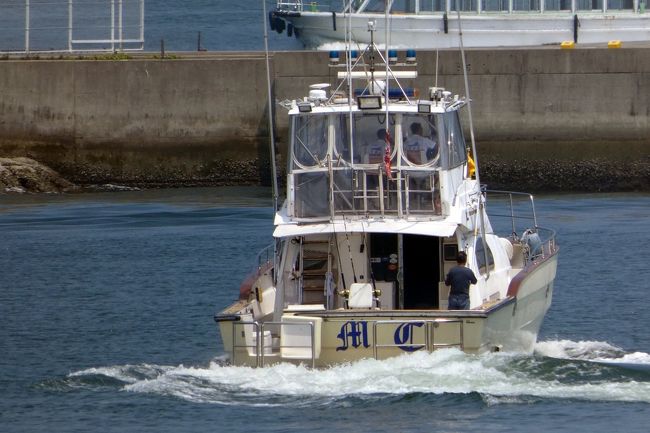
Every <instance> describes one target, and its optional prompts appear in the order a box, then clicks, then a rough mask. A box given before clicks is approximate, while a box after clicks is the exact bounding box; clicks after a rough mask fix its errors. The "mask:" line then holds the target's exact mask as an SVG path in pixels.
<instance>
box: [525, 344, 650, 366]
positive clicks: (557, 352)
mask: <svg viewBox="0 0 650 433" xmlns="http://www.w3.org/2000/svg"><path fill="white" fill-rule="evenodd" d="M535 351H536V352H537V353H539V354H541V355H543V356H548V357H551V358H559V359H571V360H581V361H588V362H595V363H599V364H605V365H610V366H614V367H620V368H624V369H630V370H637V371H646V372H648V373H650V354H648V353H645V352H633V353H626V352H625V351H624V350H622V349H620V348H618V347H615V346H612V345H610V344H608V343H605V342H600V341H579V342H573V341H569V340H562V341H548V342H540V343H537V346H536V348H535Z"/></svg>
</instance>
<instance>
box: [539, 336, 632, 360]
mask: <svg viewBox="0 0 650 433" xmlns="http://www.w3.org/2000/svg"><path fill="white" fill-rule="evenodd" d="M535 352H537V353H539V354H540V355H543V356H548V357H550V358H559V359H580V360H589V359H594V358H599V357H609V358H613V357H617V356H620V355H621V354H623V350H622V349H620V348H618V347H616V346H612V345H611V344H609V343H605V342H603V341H577V342H576V341H570V340H559V341H540V342H538V343H537V344H536V345H535Z"/></svg>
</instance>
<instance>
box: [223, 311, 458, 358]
mask: <svg viewBox="0 0 650 433" xmlns="http://www.w3.org/2000/svg"><path fill="white" fill-rule="evenodd" d="M453 323H457V324H458V325H459V326H458V338H457V340H456V341H454V342H448V343H436V332H440V331H437V328H439V327H440V326H441V325H445V324H453ZM404 325H411V327H413V326H417V327H422V326H423V327H424V329H423V333H424V338H423V340H416V341H415V342H414V341H413V335H414V334H409V341H408V342H403V343H390V344H378V343H377V342H378V340H379V339H378V333H379V331H380V330H381V329H380V328H382V327H389V326H390V327H395V326H404ZM246 326H250V327H251V328H252V329H248V330H247V329H246V328H245V327H246ZM284 326H294V327H295V326H302V327H306V326H309V328H310V329H309V337H310V338H309V344H292V345H287V344H282V342H280V345H278V346H276V347H274V346H273V342H272V339H271V345H270V346H269V345H268V344H267V342H265V338H264V335H265V331H267V330H268V328H275V329H276V330H279V331H280V333H282V332H281V331H282V327H284ZM241 327H244V329H243V332H244V333H243V334H242V335H243V339H244V344H238V343H237V341H238V340H237V332H238V330H239V329H240V328H241ZM247 331H248V334H249V335H248V337H249V338H248V339H249V341H250V343H247V335H246V334H247ZM391 331H392V332H395V331H393V330H392V329H391ZM314 332H315V328H314V324H313V323H310V322H302V323H294V322H264V323H259V322H257V321H241V322H237V321H235V322H233V327H232V342H233V350H232V360H231V361H232V363H233V364H236V357H237V352H238V351H237V349H246V352H247V355H248V356H249V357H254V358H255V366H256V367H264V365H265V357H272V358H274V359H277V360H280V361H282V360H286V359H284V358H282V356H278V355H281V353H282V350H283V349H307V350H309V352H310V355H311V356H310V357H309V358H291V359H303V360H310V361H311V367H312V368H314V367H315V366H316V349H315V347H314V341H315V335H314ZM271 335H272V334H271ZM271 338H272V337H271ZM239 340H240V341H241V338H240V339H239ZM464 341H465V335H464V322H463V320H462V319H432V320H407V321H404V320H378V321H375V322H373V325H372V339H371V344H372V351H373V357H374V359H377V360H379V359H382V358H381V356H380V353H379V352H380V350H381V349H388V348H401V347H408V348H411V349H413V350H408V351H416V350H420V349H425V350H426V351H428V352H433V351H435V350H437V349H442V348H448V347H458V348H459V349H460V350H464V347H465V345H464Z"/></svg>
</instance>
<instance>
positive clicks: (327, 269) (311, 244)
mask: <svg viewBox="0 0 650 433" xmlns="http://www.w3.org/2000/svg"><path fill="white" fill-rule="evenodd" d="M331 256H332V254H331V248H330V241H329V240H325V239H323V240H312V241H305V240H304V238H302V239H301V240H300V287H301V288H302V290H301V291H300V296H301V299H300V302H299V303H300V304H308V305H317V304H322V305H325V304H326V298H327V294H326V290H327V276H328V273H329V275H332V274H331V271H332V269H331V263H332V260H331Z"/></svg>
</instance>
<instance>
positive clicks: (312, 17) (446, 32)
mask: <svg viewBox="0 0 650 433" xmlns="http://www.w3.org/2000/svg"><path fill="white" fill-rule="evenodd" d="M274 14H275V16H277V17H278V18H280V19H283V20H285V21H286V22H287V23H290V24H291V26H292V32H291V33H295V34H296V36H297V37H298V38H299V39H300V40H301V41H302V42H303V44H304V45H305V46H306V47H307V48H312V49H331V48H332V46H331V44H332V43H337V42H339V43H340V42H343V41H345V27H346V24H345V22H344V19H343V15H342V14H341V15H337V14H333V13H324V12H300V13H296V12H291V13H287V12H283V11H276V12H274ZM350 19H351V22H350V24H349V25H350V27H351V29H352V40H354V41H355V43H359V44H368V43H370V32H368V20H376V22H377V24H376V28H377V31H376V32H375V33H374V38H375V41H374V42H375V43H377V44H380V45H383V44H385V43H386V40H385V39H386V38H385V34H386V32H385V25H384V22H385V17H384V15H383V14H370V13H368V14H355V15H352V16H351V18H350ZM461 25H462V34H463V45H464V46H465V47H466V48H489V47H517V46H542V45H559V44H561V43H562V42H564V41H573V42H576V43H580V44H599V43H604V44H606V43H608V42H609V41H612V40H618V41H621V42H641V41H647V40H650V16H646V15H644V14H634V13H631V12H630V13H617V14H608V15H601V14H596V13H585V14H581V15H580V16H579V18H578V21H577V22H576V20H575V18H574V15H573V14H570V13H555V14H554V13H544V14H540V13H534V14H533V13H531V14H506V15H496V14H494V15H490V14H475V15H469V14H466V15H463V16H462V22H461ZM389 45H390V46H391V47H392V48H396V49H399V48H403V49H406V48H414V49H437V48H458V47H459V46H460V40H459V24H458V19H457V18H456V15H455V14H450V15H449V17H448V18H445V17H444V16H443V14H441V13H440V14H431V15H392V16H391V21H390V41H389Z"/></svg>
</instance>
